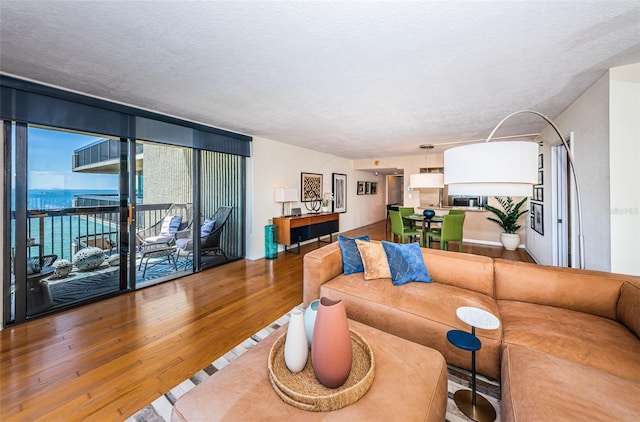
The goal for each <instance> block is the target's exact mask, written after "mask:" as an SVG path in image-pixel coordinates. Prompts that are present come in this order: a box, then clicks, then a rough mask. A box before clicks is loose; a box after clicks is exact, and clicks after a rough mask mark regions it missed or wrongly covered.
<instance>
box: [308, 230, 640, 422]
mask: <svg viewBox="0 0 640 422" xmlns="http://www.w3.org/2000/svg"><path fill="white" fill-rule="evenodd" d="M422 255H423V257H424V260H425V263H426V265H427V268H428V269H429V272H430V274H431V277H432V278H433V280H434V282H433V283H419V282H416V283H408V284H404V285H402V286H393V285H392V283H391V280H390V279H376V280H365V279H364V276H363V273H357V274H351V275H344V274H343V272H342V254H341V250H340V246H339V244H338V243H337V242H336V243H332V244H330V245H327V246H325V247H323V248H320V249H317V250H315V251H312V252H310V253H308V254H306V255H305V257H304V304H305V306H307V305H308V304H309V303H310V302H311V301H312V300H314V299H316V298H318V297H320V296H327V297H330V298H332V299H343V300H344V303H345V307H346V309H347V314H348V316H349V318H352V319H354V320H357V321H360V322H363V323H365V324H367V325H370V326H373V327H375V328H378V329H380V330H383V331H386V332H389V333H391V334H394V335H396V336H399V337H402V338H405V339H408V340H411V341H414V342H417V343H420V344H423V345H425V346H428V347H431V348H434V349H436V350H438V351H439V352H440V353H442V354H443V355H444V357H445V359H446V360H447V363H450V364H452V365H455V366H458V367H462V368H467V369H470V365H471V358H470V353H469V352H464V351H461V350H459V349H457V348H456V347H454V346H452V345H451V344H449V343H448V341H447V339H446V333H447V331H449V330H452V329H460V330H466V331H469V326H468V325H466V324H464V323H463V322H462V321H460V320H459V319H458V318H457V316H456V309H457V308H458V307H460V306H474V307H478V308H482V309H484V310H486V311H489V312H491V313H492V314H494V315H496V316H497V317H498V318H499V319H500V322H501V326H500V328H499V329H497V330H481V329H477V330H476V335H477V336H478V337H479V338H480V340H481V341H482V349H481V350H480V351H478V352H477V355H476V358H477V370H478V372H479V373H481V374H483V375H486V376H487V377H490V378H493V379H500V380H501V388H502V418H503V420H506V421H529V420H531V421H547V420H557V421H563V420H591V421H593V420H602V421H612V420H616V421H630V420H638V419H637V418H638V417H639V416H638V415H640V338H639V337H640V277H633V276H625V275H620V274H612V273H605V272H597V271H589V270H576V269H567V268H558V267H549V266H542V265H535V264H527V263H521V262H514V261H507V260H503V259H492V258H489V257H484V256H476V255H470V254H464V253H456V252H446V251H440V250H435V249H425V248H423V249H422Z"/></svg>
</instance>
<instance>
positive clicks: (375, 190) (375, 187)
mask: <svg viewBox="0 0 640 422" xmlns="http://www.w3.org/2000/svg"><path fill="white" fill-rule="evenodd" d="M377 193H378V182H371V195H376V194H377Z"/></svg>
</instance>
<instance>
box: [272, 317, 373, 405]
mask: <svg viewBox="0 0 640 422" xmlns="http://www.w3.org/2000/svg"><path fill="white" fill-rule="evenodd" d="M286 337H287V334H286V333H285V334H283V335H281V336H280V337H279V338H278V339H277V340H276V341H275V343H274V344H273V346H272V347H271V352H270V353H269V363H268V369H269V380H270V381H271V385H272V386H273V388H274V390H275V391H276V393H277V394H278V395H279V396H280V398H281V399H282V400H283V401H284V402H285V403H287V404H290V405H291V406H294V407H296V408H298V409H302V410H308V411H312V412H328V411H331V410H338V409H342V408H343V407H345V406H348V405H350V404H352V403H355V402H357V401H358V400H359V399H360V398H361V397H362V396H364V395H365V393H366V392H367V391H368V390H369V387H371V383H373V377H374V372H375V362H374V359H373V352H372V351H371V348H370V347H369V344H367V342H366V341H365V340H364V339H363V338H362V337H361V336H360V335H359V334H358V333H356V332H354V331H353V330H351V345H352V346H353V360H352V362H351V373H350V374H349V378H347V381H346V382H345V383H344V384H343V385H342V386H340V387H338V388H328V387H325V386H324V385H322V384H321V383H320V381H318V379H317V378H316V376H315V374H314V372H313V367H312V366H311V353H309V357H308V358H307V364H306V366H305V367H304V369H303V370H302V371H300V372H298V373H293V372H291V371H289V369H288V368H287V365H286V364H285V362H284V342H285V338H286Z"/></svg>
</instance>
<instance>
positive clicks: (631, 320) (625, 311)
mask: <svg viewBox="0 0 640 422" xmlns="http://www.w3.org/2000/svg"><path fill="white" fill-rule="evenodd" d="M634 278H636V279H637V281H636V282H632V281H627V282H625V283H624V284H623V285H622V289H621V290H620V299H619V300H618V309H617V310H618V321H620V322H621V323H623V324H624V326H625V327H627V328H628V329H629V330H630V331H631V332H633V333H634V334H635V335H636V336H637V337H639V338H640V277H634Z"/></svg>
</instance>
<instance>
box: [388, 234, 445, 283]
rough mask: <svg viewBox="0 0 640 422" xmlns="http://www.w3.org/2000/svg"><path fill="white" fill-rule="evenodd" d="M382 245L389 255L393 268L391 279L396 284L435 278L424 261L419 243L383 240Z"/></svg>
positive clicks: (390, 266) (427, 280) (430, 280)
mask: <svg viewBox="0 0 640 422" xmlns="http://www.w3.org/2000/svg"><path fill="white" fill-rule="evenodd" d="M382 247H383V248H384V252H385V254H386V255H387V261H388V262H389V268H390V269H391V281H392V282H393V285H394V286H400V285H402V284H405V283H410V282H412V281H421V282H425V283H431V282H432V281H433V280H432V279H431V276H430V275H429V270H428V269H427V266H426V265H425V263H424V258H423V257H422V252H421V251H420V245H418V244H417V243H408V244H400V243H391V242H385V241H384V240H383V241H382Z"/></svg>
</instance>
